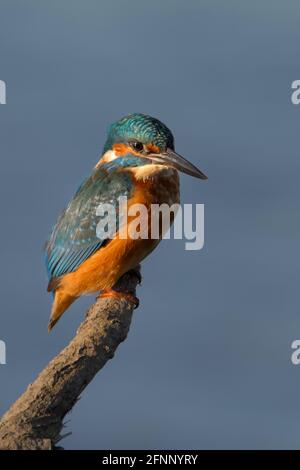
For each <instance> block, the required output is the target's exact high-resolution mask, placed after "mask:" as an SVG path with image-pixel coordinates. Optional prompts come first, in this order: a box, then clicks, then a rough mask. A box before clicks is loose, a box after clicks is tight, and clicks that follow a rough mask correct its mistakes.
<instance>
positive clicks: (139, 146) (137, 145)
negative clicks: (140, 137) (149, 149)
mask: <svg viewBox="0 0 300 470" xmlns="http://www.w3.org/2000/svg"><path fill="white" fill-rule="evenodd" d="M131 147H132V148H133V149H134V150H136V151H137V152H141V151H142V150H144V145H143V144H142V142H137V141H134V142H131Z"/></svg>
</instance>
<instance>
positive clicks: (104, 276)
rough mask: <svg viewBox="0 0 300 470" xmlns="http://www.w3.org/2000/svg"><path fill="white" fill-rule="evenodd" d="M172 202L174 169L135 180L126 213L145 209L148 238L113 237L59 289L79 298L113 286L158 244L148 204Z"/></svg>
mask: <svg viewBox="0 0 300 470" xmlns="http://www.w3.org/2000/svg"><path fill="white" fill-rule="evenodd" d="M175 203H179V178H178V174H177V172H176V171H175V170H171V171H168V170H167V171H165V170H164V171H162V172H159V173H158V174H155V175H153V176H152V177H149V178H144V177H142V178H135V192H134V195H133V197H132V198H131V199H130V200H128V210H129V209H130V207H132V206H133V204H143V205H145V206H146V207H147V215H146V217H147V218H148V221H147V225H148V238H147V239H142V238H138V239H132V238H130V237H128V238H126V239H120V238H118V236H116V238H114V239H113V240H112V241H110V242H109V243H108V244H107V245H106V246H105V247H103V248H100V249H99V250H98V251H97V252H96V253H95V254H94V255H92V256H91V257H90V258H88V259H87V260H86V261H85V262H84V263H83V264H82V265H81V266H80V267H79V268H78V269H77V270H76V271H75V272H73V273H69V274H66V275H65V276H64V277H63V278H62V280H61V283H60V286H61V288H62V289H63V290H64V291H65V292H67V293H68V294H69V295H72V296H74V297H78V296H80V295H83V294H88V293H93V292H98V291H100V290H103V289H107V288H110V287H112V286H113V285H114V284H115V283H116V282H117V281H118V279H119V278H120V277H121V276H122V275H123V274H124V273H125V272H127V271H129V270H130V269H133V268H135V267H136V266H137V265H138V264H139V263H140V262H141V261H142V260H143V259H144V258H145V257H146V256H147V255H148V254H149V253H150V252H151V251H152V250H153V249H154V248H155V247H156V246H157V244H158V243H159V241H160V239H154V240H152V239H151V205H152V204H168V205H169V206H170V205H172V204H175ZM134 219H135V216H134V215H133V216H131V217H128V225H127V227H126V230H128V229H129V226H130V223H131V222H132V221H133V220H134ZM172 222H173V215H172V217H171V223H172ZM160 236H162V230H161V227H160Z"/></svg>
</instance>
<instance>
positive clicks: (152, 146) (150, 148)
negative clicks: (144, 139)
mask: <svg viewBox="0 0 300 470" xmlns="http://www.w3.org/2000/svg"><path fill="white" fill-rule="evenodd" d="M146 148H147V150H148V152H150V153H160V148H159V147H157V145H155V144H147V145H146Z"/></svg>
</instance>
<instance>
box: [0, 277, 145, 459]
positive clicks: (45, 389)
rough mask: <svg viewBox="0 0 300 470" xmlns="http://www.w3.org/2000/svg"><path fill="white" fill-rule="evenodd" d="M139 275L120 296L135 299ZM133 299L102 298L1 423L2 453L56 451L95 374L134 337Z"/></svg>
mask: <svg viewBox="0 0 300 470" xmlns="http://www.w3.org/2000/svg"><path fill="white" fill-rule="evenodd" d="M138 282H140V274H139V270H137V271H134V272H130V273H127V274H125V275H124V276H123V277H122V278H121V279H120V281H119V282H118V284H117V285H116V286H115V290H116V291H118V292H121V293H130V294H132V295H135V290H136V286H137V283H138ZM133 309H134V303H133V302H132V301H131V300H130V298H129V297H126V296H124V297H119V298H116V297H108V298H103V299H101V297H99V298H98V299H96V302H95V303H94V304H93V305H92V306H91V307H90V308H89V309H88V311H87V313H86V318H85V320H84V321H83V323H82V324H81V325H80V327H79V329H78V331H77V333H76V335H75V337H74V338H73V339H72V340H71V342H70V343H69V345H68V346H66V347H65V348H64V349H63V350H62V351H61V352H60V353H59V354H58V355H57V356H56V357H55V358H54V359H52V360H51V361H50V362H49V364H48V365H47V366H46V367H45V369H44V370H43V371H42V372H41V373H40V375H39V376H38V377H37V379H36V380H35V381H34V382H33V383H32V384H30V385H29V386H28V388H27V389H26V390H25V392H24V393H23V394H22V395H21V396H20V398H19V399H18V400H17V401H16V402H15V403H14V404H13V405H12V406H11V408H10V409H9V410H8V411H7V412H6V413H5V415H4V416H3V417H2V419H1V421H0V449H17V450H21V449H22V450H25V449H28V450H29V449H31V450H37V449H44V450H53V449H55V448H56V443H57V442H58V441H59V440H60V439H61V438H62V437H63V436H61V430H62V428H63V419H64V417H65V416H66V414H67V413H68V412H69V411H70V410H71V409H72V408H73V406H74V405H75V403H76V402H77V400H78V398H79V396H80V394H81V393H82V391H83V390H84V389H85V387H86V386H87V385H88V384H89V382H90V381H91V380H92V379H93V377H94V376H95V375H96V373H97V372H98V371H99V370H100V369H101V368H102V367H103V366H104V365H105V364H106V362H107V361H108V360H109V359H112V357H113V356H114V353H115V351H116V349H117V347H118V346H119V344H120V343H121V342H122V341H124V340H125V338H126V336H127V333H128V331H129V327H130V323H131V318H132V312H133Z"/></svg>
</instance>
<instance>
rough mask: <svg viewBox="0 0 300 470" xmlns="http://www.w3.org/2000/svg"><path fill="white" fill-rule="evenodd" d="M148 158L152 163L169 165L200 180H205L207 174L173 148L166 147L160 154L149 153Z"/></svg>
mask: <svg viewBox="0 0 300 470" xmlns="http://www.w3.org/2000/svg"><path fill="white" fill-rule="evenodd" d="M149 158H151V160H152V161H153V163H159V164H160V165H166V166H171V167H172V168H175V169H176V170H178V171H182V172H183V173H186V174H187V175H190V176H194V177H195V178H200V179H202V180H207V176H206V175H205V174H204V173H202V171H200V170H199V169H198V168H197V167H196V166H195V165H193V164H192V163H190V162H189V161H188V160H186V159H185V158H183V157H182V156H181V155H178V153H176V152H174V150H171V149H167V151H166V152H164V153H160V154H151V155H149Z"/></svg>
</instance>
